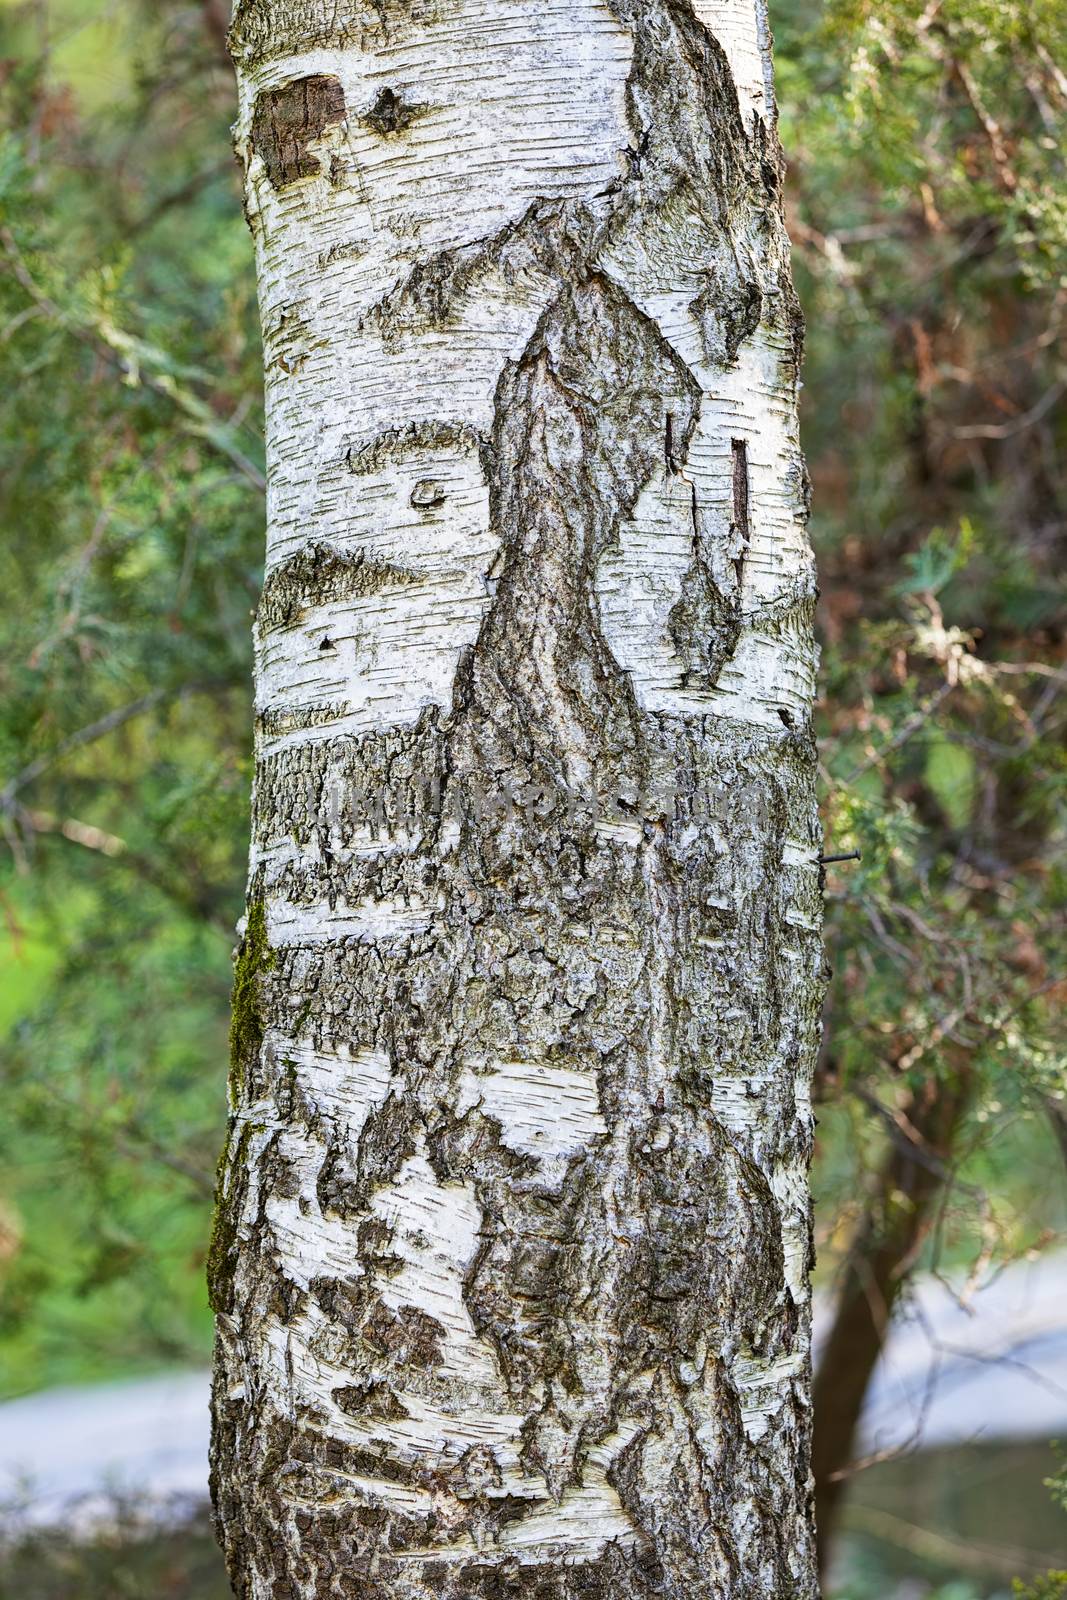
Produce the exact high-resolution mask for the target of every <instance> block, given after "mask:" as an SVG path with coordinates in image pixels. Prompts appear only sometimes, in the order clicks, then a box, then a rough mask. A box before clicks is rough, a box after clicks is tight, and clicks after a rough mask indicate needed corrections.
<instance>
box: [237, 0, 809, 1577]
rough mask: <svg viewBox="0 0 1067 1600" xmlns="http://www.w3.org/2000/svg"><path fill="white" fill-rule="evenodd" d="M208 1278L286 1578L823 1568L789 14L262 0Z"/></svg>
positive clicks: (652, 0)
mask: <svg viewBox="0 0 1067 1600" xmlns="http://www.w3.org/2000/svg"><path fill="white" fill-rule="evenodd" d="M231 47H232V50H233V54H234V59H235V62H236V65H237V70H238V79H239V85H240V113H239V118H238V123H237V130H236V137H237V148H238V151H239V154H240V156H241V158H242V161H243V163H244V166H245V172H246V203H247V213H248V217H249V221H250V224H251V227H252V230H253V234H254V236H255V241H256V251H257V267H258V274H259V294H260V305H261V311H262V321H263V333H264V345H265V360H266V385H267V411H268V440H267V445H268V461H269V497H268V515H269V529H268V548H267V572H266V580H265V585H264V591H263V597H262V601H261V604H260V606H259V610H258V613H257V618H256V688H257V743H256V755H257V760H256V776H255V791H254V800H253V844H252V857H251V870H250V883H249V894H248V908H247V916H246V920H245V923H244V926H243V934H242V941H241V945H240V948H239V950H238V953H237V957H236V980H235V994H234V1024H233V1036H232V1046H233V1049H232V1072H231V1081H230V1100H231V1113H232V1115H231V1123H230V1133H229V1139H228V1143H227V1149H226V1153H225V1155H224V1158H223V1164H222V1168H221V1170H220V1181H219V1205H218V1213H217V1220H216V1228H215V1235H214V1239H213V1242H212V1250H211V1262H210V1277H211V1290H212V1298H213V1303H214V1305H215V1308H216V1311H217V1313H218V1318H217V1321H218V1338H217V1376H216V1381H215V1400H214V1412H215V1415H214V1446H213V1491H214V1496H215V1504H216V1509H217V1516H218V1523H219V1528H220V1532H221V1536H222V1539H223V1542H224V1545H225V1548H226V1554H227V1559H228V1563H229V1569H230V1573H231V1577H232V1581H233V1584H234V1588H235V1591H236V1593H237V1594H238V1595H241V1596H254V1597H256V1600H267V1597H270V1600H296V1597H299V1600H310V1597H312V1596H316V1597H320V1596H321V1597H325V1596H337V1597H343V1596H352V1597H355V1596H359V1597H361V1600H430V1597H442V1596H447V1597H451V1600H490V1597H498V1596H499V1597H505V1596H506V1597H514V1600H527V1597H529V1600H533V1597H534V1596H536V1597H537V1600H570V1597H575V1600H577V1597H579V1596H581V1597H582V1600H598V1597H610V1600H642V1597H646V1596H647V1597H651V1596H653V1595H654V1596H657V1597H659V1600H680V1597H683V1596H684V1597H685V1600H703V1597H712V1596H715V1597H724V1600H726V1597H728V1600H740V1597H757V1596H759V1597H765V1600H772V1597H773V1600H784V1597H786V1596H788V1597H789V1600H804V1597H810V1596H812V1595H814V1593H815V1577H814V1568H815V1558H814V1540H813V1534H812V1526H811V1519H810V1476H809V1459H808V1457H809V1450H808V1418H809V1393H808V1389H809V1349H808V1342H809V1341H808V1299H809V1295H808V1282H807V1276H808V1267H809V1257H810V1243H809V1240H810V1225H809V1201H808V1191H807V1164H808V1157H809V1148H810V1142H811V1126H812V1119H811V1112H810V1106H809V1097H808V1083H809V1075H810V1071H811V1067H812V1059H813V1051H814V1047H815V1041H816V1036H817V1031H818V1012H819V1001H820V991H821V978H820V970H821V949H820V922H821V886H820V876H819V867H818V863H817V854H818V849H819V844H818V829H817V818H816V809H815V800H814V772H815V756H814V746H813V741H812V735H811V731H810V705H811V698H812V690H813V676H814V664H815V651H814V646H813V643H812V635H811V614H812V607H813V601H814V595H815V584H814V576H813V570H812V563H811V557H810V552H809V549H808V546H807V542H806V536H805V519H806V492H807V491H806V475H805V471H804V466H803V462H802V458H801V455H800V450H799V446H798V442H797V423H796V392H797V362H798V355H799V345H800V338H801V335H800V322H799V316H798V313H797V309H796V304H795V300H794V296H793V291H792V288H791V283H790V277H789V264H788V245H787V240H786V236H785V232H784V228H783V223H782V213H781V198H780V186H781V180H782V163H781V159H780V154H779V149H778V144H777V140H776V135H775V131H774V119H773V110H772V106H771V101H770V95H771V91H770V61H769V39H768V33H767V27H766V21H765V17H764V13H763V4H762V0H699V3H696V0H694V3H692V4H690V3H688V0H568V3H567V4H548V3H546V0H368V3H365V4H362V5H361V4H360V3H359V0H355V3H354V4H353V5H352V6H351V7H347V8H346V7H343V6H337V5H335V4H333V0H329V3H327V0H300V3H299V4H298V3H297V0H244V3H242V4H240V5H239V6H238V10H237V15H236V18H235V22H234V27H233V31H232V33H231Z"/></svg>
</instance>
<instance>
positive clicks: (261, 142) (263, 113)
mask: <svg viewBox="0 0 1067 1600" xmlns="http://www.w3.org/2000/svg"><path fill="white" fill-rule="evenodd" d="M344 120H345V93H344V90H343V89H342V87H341V84H340V81H339V80H338V79H337V78H333V77H329V76H328V75H326V74H325V73H314V74H313V75H312V76H311V77H309V78H296V79H294V80H293V82H292V83H284V84H282V85H281V87H280V88H278V89H264V90H263V91H262V93H261V94H260V95H259V96H258V98H257V100H256V108H255V111H254V112H253V115H252V149H253V150H254V151H255V153H256V154H257V155H258V156H261V157H262V159H263V164H264V166H265V167H266V169H267V177H268V178H269V179H270V181H271V185H272V187H273V188H275V189H285V188H287V187H288V186H289V184H291V183H296V182H297V181H298V180H299V179H300V178H317V177H319V176H320V174H321V172H322V170H323V168H322V163H321V162H320V161H319V158H318V157H317V156H316V155H314V154H313V153H312V151H311V150H310V149H309V148H308V147H309V145H310V144H311V142H312V140H314V139H317V138H318V137H319V136H320V134H322V133H323V131H324V130H325V129H326V128H328V127H329V126H330V125H331V124H335V123H338V122H343V121H344Z"/></svg>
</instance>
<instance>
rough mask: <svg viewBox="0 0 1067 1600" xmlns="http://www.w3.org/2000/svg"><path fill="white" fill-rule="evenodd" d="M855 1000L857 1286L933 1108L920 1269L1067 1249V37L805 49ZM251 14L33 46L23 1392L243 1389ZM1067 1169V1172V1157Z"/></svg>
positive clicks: (797, 98) (1, 563)
mask: <svg viewBox="0 0 1067 1600" xmlns="http://www.w3.org/2000/svg"><path fill="white" fill-rule="evenodd" d="M772 9H773V10H774V11H775V12H776V16H775V21H776V28H777V33H778V76H779V91H780V99H781V104H782V115H783V132H784V137H785V142H786V145H787V149H788V150H789V153H790V159H791V166H792V174H791V184H790V206H791V215H790V226H791V230H792V233H793V236H794V240H795V243H796V263H797V277H798V284H799V288H800V291H801V295H802V298H803V300H804V303H805V306H806V310H807V316H808V327H809V336H808V359H807V368H806V385H807V388H806V396H805V404H804V427H805V437H806V444H807V449H808V453H809V459H810V466H811V471H812V476H813V480H814V486H815V497H814V517H813V522H812V534H813V538H814V541H815V545H816V549H817V553H818V556H819V560H820V566H821V572H822V582H823V600H822V605H821V610H820V628H821V632H822V638H823V644H824V658H823V678H822V695H823V698H822V702H821V704H820V707H819V729H820V737H821V749H822V762H823V777H824V795H825V817H826V827H827V836H828V849H830V850H833V851H838V850H848V849H851V848H852V847H859V848H861V849H862V852H863V860H862V863H860V864H859V865H852V866H842V867H834V868H830V869H829V873H828V881H827V902H828V910H829V914H830V926H829V938H830V947H831V955H832V959H833V962H834V965H835V968H836V976H835V978H834V981H833V984H832V987H831V993H830V999H829V1004H828V1012H827V1032H826V1041H825V1048H824V1052H823V1058H822V1061H821V1063H820V1070H819V1074H818V1081H817V1085H816V1089H817V1098H818V1100H819V1102H820V1130H819V1152H818V1164H817V1173H816V1182H817V1235H818V1240H819V1245H820V1257H821V1270H822V1272H823V1273H824V1275H826V1276H829V1275H830V1274H831V1273H832V1271H833V1269H834V1266H835V1264H836V1262H837V1261H838V1260H839V1258H840V1255H841V1252H842V1250H843V1249H844V1248H845V1246H846V1245H847V1243H848V1241H849V1239H850V1238H851V1236H852V1233H853V1230H854V1227H855V1225H856V1222H857V1218H858V1216H859V1215H860V1213H861V1212H862V1209H863V1207H864V1205H865V1204H867V1203H869V1196H870V1174H871V1173H872V1171H874V1170H875V1169H876V1168H877V1165H878V1162H879V1159H880V1155H881V1152H882V1151H883V1149H884V1147H885V1142H886V1138H887V1128H888V1127H889V1125H890V1123H891V1122H892V1118H893V1116H894V1114H895V1113H896V1112H897V1111H898V1109H899V1107H900V1106H901V1104H902V1103H903V1102H904V1100H905V1098H906V1096H907V1093H908V1090H909V1088H912V1087H914V1086H916V1085H917V1084H920V1083H922V1082H923V1081H925V1080H928V1079H929V1078H931V1077H932V1078H933V1079H934V1080H935V1081H940V1080H942V1079H944V1078H947V1077H949V1076H956V1075H958V1074H960V1073H961V1072H965V1073H966V1074H967V1081H968V1083H969V1085H970V1088H969V1094H970V1110H969V1114H968V1116H967V1118H966V1119H965V1126H964V1130H963V1134H962V1136H961V1138H960V1140H959V1143H958V1148H957V1149H956V1150H955V1151H954V1153H953V1159H952V1162H951V1165H950V1170H949V1171H947V1172H946V1178H945V1184H944V1191H943V1194H942V1197H941V1200H940V1203H939V1205H938V1208H937V1213H936V1216H935V1217H934V1218H933V1219H931V1224H930V1226H929V1227H928V1228H927V1229H926V1230H925V1231H924V1236H923V1241H922V1250H921V1253H919V1254H917V1256H916V1259H915V1261H912V1262H909V1263H908V1264H907V1265H908V1270H911V1268H913V1267H914V1266H915V1265H916V1264H920V1265H921V1264H925V1265H936V1266H938V1267H944V1268H949V1267H961V1266H962V1267H966V1268H968V1269H970V1268H974V1270H975V1271H976V1273H978V1274H979V1275H980V1274H981V1273H983V1272H985V1271H987V1270H991V1269H992V1268H993V1267H994V1266H995V1264H996V1263H997V1262H999V1261H1002V1260H1004V1259H1006V1258H1008V1257H1010V1256H1012V1255H1016V1254H1019V1253H1022V1252H1025V1251H1027V1250H1031V1249H1039V1248H1042V1247H1044V1245H1046V1244H1047V1243H1048V1242H1049V1240H1050V1239H1052V1238H1054V1237H1055V1236H1056V1233H1057V1231H1058V1230H1060V1229H1061V1228H1062V1225H1063V1222H1064V1214H1065V1204H1064V1181H1063V1149H1067V1133H1065V1131H1064V1130H1065V1128H1067V1100H1065V1089H1064V1043H1063V1038H1062V1035H1061V1034H1058V1033H1057V1028H1056V1017H1057V1009H1058V1008H1062V1004H1063V1001H1064V998H1065V997H1067V977H1065V969H1064V944H1065V940H1064V924H1063V917H1062V907H1063V905H1064V903H1065V902H1067V881H1065V880H1067V872H1065V867H1064V856H1063V843H1064V831H1065V830H1064V811H1065V807H1064V800H1065V783H1067V762H1065V754H1064V749H1065V746H1064V706H1065V693H1064V691H1065V688H1067V636H1065V620H1067V606H1065V598H1067V597H1065V580H1064V574H1065V571H1067V560H1065V555H1067V539H1065V511H1067V481H1065V475H1064V468H1063V465H1062V462H1063V458H1064V449H1063V447H1064V444H1065V438H1064V435H1065V432H1067V423H1065V408H1064V404H1063V395H1064V393H1065V391H1067V369H1065V360H1064V351H1063V326H1064V320H1065V318H1067V175H1065V171H1064V148H1065V140H1064V129H1065V126H1067V8H1064V7H1063V6H1062V5H1061V4H1060V3H1059V0H1027V3H1022V0H1018V3H1016V0H941V3H938V0H921V3H920V0H796V3H795V4H790V5H789V6H785V5H783V6H779V7H776V8H772ZM219 17H220V13H219V9H218V6H217V5H216V4H214V3H213V0H204V3H203V4H177V3H173V0H110V3H109V4H108V5H107V6H105V7H100V6H99V5H98V4H94V3H91V0H31V3H22V0H5V3H4V4H3V6H2V7H0V27H2V29H3V33H4V43H3V45H2V47H0V125H2V129H3V138H2V144H0V269H2V270H0V507H2V512H3V520H4V533H5V537H4V539H3V542H2V545H0V585H2V588H3V592H4V594H5V595H6V596H7V598H8V603H7V604H6V605H5V607H4V608H3V616H2V618H0V662H2V665H0V829H2V838H0V848H2V853H3V860H2V865H0V954H2V958H3V963H4V968H5V985H4V990H3V998H2V1000H0V1034H2V1040H0V1075H2V1076H0V1093H2V1095H3V1102H4V1107H5V1113H6V1115H5V1118H4V1128H3V1133H2V1134H0V1281H2V1304H0V1369H2V1371H3V1373H4V1378H3V1383H4V1385H5V1388H6V1390H7V1391H8V1392H20V1391H23V1390H26V1389H29V1388H33V1387H35V1386H38V1385H43V1384H47V1383H53V1382H56V1381H60V1380H71V1379H78V1378H83V1377H87V1376H97V1375H104V1374H108V1373H118V1372H122V1373H125V1372H129V1371H131V1370H133V1369H135V1368H145V1367H149V1366H151V1365H153V1364H161V1363H172V1362H174V1361H178V1360H186V1359H188V1360H203V1359H204V1357H205V1355H206V1351H207V1348H208V1341H209V1319H208V1314H207V1307H206V1297H205V1291H204V1284H203V1273H204V1255H205V1250H206V1241H207V1235H208V1216H209V1210H210V1199H209V1197H210V1188H211V1181H212V1169H213V1165H214V1160H215V1156H216V1153H217V1149H218V1146H219V1144H220V1143H221V1134H222V1126H223V1121H224V1109H223V1108H224V1093H225V1060H226V1053H227V1052H226V1030H227V1024H228V991H229V983H230V968H229V959H228V951H229V946H230V943H231V942H232V935H231V930H232V926H233V923H234V920H235V918H236V916H237V915H238V913H239V910H240V902H241V889H242V883H243V876H244V853H245V842H246V835H247V820H246V814H247V801H248V779H249V746H250V731H251V708H250V691H249V679H250V644H249V614H250V609H251V607H252V605H253V604H254V602H255V598H256V594H257V589H258V582H259V573H260V566H261V560H262V524H263V500H262V444H261V426H262V419H261V401H260V372H259V363H260V355H259V343H258V333H257V330H256V323H255V312H254V292H255V284H254V273H253V266H252V252H251V244H250V241H249V238H248V235H247V232H246V229H245V226H244V223H243V220H242V216H241V208H240V198H239V188H238V183H237V176H236V172H235V170H234V167H233V163H232V161H231V159H230V154H229V135H228V124H229V121H230V120H231V117H232V112H233V85H232V75H231V73H230V71H229V68H228V66H227V63H226V60H225V56H224V53H223V49H222V44H221V28H220V21H219ZM1061 1145H1062V1148H1061Z"/></svg>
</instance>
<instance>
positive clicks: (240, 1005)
mask: <svg viewBox="0 0 1067 1600" xmlns="http://www.w3.org/2000/svg"><path fill="white" fill-rule="evenodd" d="M276 959H277V958H276V956H275V953H274V951H273V950H272V949H271V947H270V945H269V944H268V942H267V912H266V907H265V905H264V902H263V897H262V895H257V896H254V897H253V898H251V899H250V900H249V902H248V915H247V918H246V922H245V932H244V938H243V939H242V940H241V943H240V944H239V945H238V947H237V959H236V961H235V962H234V971H233V1005H232V1011H231V1017H230V1104H231V1106H232V1107H234V1108H235V1109H236V1107H237V1104H238V1102H239V1101H240V1098H241V1095H242V1094H243V1092H244V1086H245V1082H246V1080H247V1078H248V1070H249V1067H251V1066H253V1065H254V1064H255V1062H256V1060H257V1059H258V1056H259V1052H260V1048H261V1046H262V1044H263V1015H262V1012H261V1009H260V1002H259V978H260V975H261V974H262V973H264V972H270V971H271V970H272V968H273V967H274V964H275V961H276Z"/></svg>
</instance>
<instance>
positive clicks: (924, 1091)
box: [812, 1063, 973, 1572]
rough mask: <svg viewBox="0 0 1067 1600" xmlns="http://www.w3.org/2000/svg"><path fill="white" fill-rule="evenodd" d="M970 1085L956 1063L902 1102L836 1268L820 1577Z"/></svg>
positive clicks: (818, 1389) (822, 1361) (826, 1368)
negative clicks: (877, 1374)
mask: <svg viewBox="0 0 1067 1600" xmlns="http://www.w3.org/2000/svg"><path fill="white" fill-rule="evenodd" d="M972 1085H973V1075H972V1073H971V1071H970V1068H969V1067H968V1065H967V1064H966V1063H960V1064H959V1065H958V1066H957V1068H956V1072H955V1076H954V1078H953V1080H952V1081H951V1083H945V1082H943V1081H940V1080H938V1079H936V1078H931V1079H929V1080H928V1081H927V1082H926V1083H923V1084H920V1085H919V1087H918V1088H917V1089H916V1090H915V1092H914V1093H913V1094H912V1095H911V1096H910V1097H909V1100H908V1102H907V1104H906V1106H905V1108H904V1111H903V1115H902V1119H901V1120H902V1123H903V1125H904V1126H905V1127H906V1128H907V1129H908V1130H909V1132H908V1134H907V1135H906V1134H905V1133H903V1132H901V1133H899V1134H898V1135H897V1136H896V1137H894V1141H893V1144H892V1146H891V1148H890V1150H889V1154H888V1155H887V1157H886V1159H885V1163H884V1165H883V1167H882V1170H881V1173H880V1174H879V1177H878V1182H877V1185H876V1187H875V1190H874V1193H873V1194H872V1196H871V1198H870V1201H869V1202H868V1204H867V1206H866V1208H865V1210H864V1213H863V1217H862V1220H861V1222H860V1225H859V1227H858V1228H857V1230H856V1236H855V1239H854V1240H853V1243H852V1247H851V1249H850V1251H849V1255H848V1260H847V1262H846V1263H845V1270H844V1274H843V1276H842V1281H841V1287H840V1290H839V1291H838V1298H837V1304H836V1307H835V1310H834V1320H833V1323H832V1325H831V1328H830V1332H829V1334H828V1335H827V1339H826V1344H825V1345H824V1347H823V1349H822V1352H821V1354H820V1356H819V1367H818V1371H817V1373H816V1377H815V1385H814V1415H815V1444H814V1452H813V1460H812V1465H813V1468H814V1472H815V1516H816V1521H817V1524H818V1529H819V1566H820V1570H821V1571H824V1572H825V1571H826V1570H827V1568H828V1566H829V1562H830V1557H831V1555H832V1553H833V1547H834V1540H835V1537H836V1534H837V1524H838V1518H839V1515H840V1511H841V1502H842V1498H843V1496H844V1492H845V1489H846V1487H847V1478H848V1468H849V1466H850V1464H851V1462H852V1456H853V1447H854V1443H855V1438H856V1432H857V1429H858V1428H859V1423H860V1417H861V1416H862V1413H863V1402H864V1400H865V1399H866V1396H867V1390H868V1388H869V1387H870V1382H871V1378H872V1377H873V1375H874V1369H875V1367H876V1366H877V1365H878V1361H879V1359H880V1357H881V1354H882V1351H883V1349H884V1348H885V1342H886V1338H887V1337H888V1334H889V1327H890V1323H891V1322H892V1319H893V1312H894V1310H895V1309H896V1306H897V1302H898V1301H899V1299H900V1297H901V1294H902V1293H903V1291H904V1289H905V1288H906V1287H907V1283H908V1277H909V1275H910V1273H911V1270H912V1268H913V1267H914V1265H915V1261H916V1258H917V1256H918V1253H919V1250H920V1248H921V1246H922V1243H923V1240H924V1239H925V1237H926V1234H927V1232H928V1230H929V1226H930V1219H931V1212H932V1210H933V1208H934V1204H935V1202H936V1200H937V1198H938V1196H939V1195H940V1193H941V1191H942V1189H943V1187H944V1183H945V1177H946V1164H947V1163H948V1162H949V1161H950V1160H951V1158H952V1151H953V1146H954V1145H955V1143H956V1139H957V1136H958V1134H959V1130H960V1125H961V1123H962V1122H963V1119H964V1116H965V1114H966V1111H967V1107H968V1104H969V1102H970V1098H971V1094H972Z"/></svg>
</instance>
